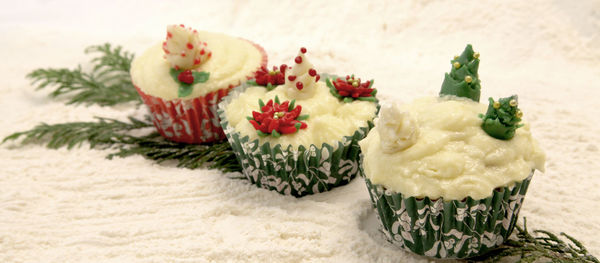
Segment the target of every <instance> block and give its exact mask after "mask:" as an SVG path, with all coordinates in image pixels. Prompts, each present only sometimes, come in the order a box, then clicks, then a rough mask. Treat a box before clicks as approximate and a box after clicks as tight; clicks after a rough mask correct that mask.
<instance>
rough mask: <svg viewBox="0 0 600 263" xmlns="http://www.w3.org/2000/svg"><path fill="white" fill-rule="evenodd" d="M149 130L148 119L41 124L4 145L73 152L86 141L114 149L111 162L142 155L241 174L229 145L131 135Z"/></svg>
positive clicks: (110, 157) (156, 136) (155, 134)
mask: <svg viewBox="0 0 600 263" xmlns="http://www.w3.org/2000/svg"><path fill="white" fill-rule="evenodd" d="M148 127H153V125H152V121H151V120H150V117H149V116H147V117H146V119H145V120H140V119H137V118H134V117H129V119H128V121H119V120H115V119H108V118H96V121H94V122H67V123H59V124H46V123H42V124H39V125H37V126H35V127H34V128H33V129H31V130H28V131H23V132H16V133H13V134H11V135H9V136H7V137H6V138H4V140H3V141H2V143H4V142H7V141H15V140H18V139H19V138H23V140H22V141H21V144H29V143H37V144H45V145H46V147H48V148H51V149H58V148H62V147H67V149H71V148H73V147H75V146H78V147H80V146H81V145H83V144H84V143H86V142H87V143H88V144H89V147H90V148H99V149H115V150H116V152H114V153H111V154H109V155H108V156H107V158H108V159H112V158H113V157H127V156H131V155H142V156H144V157H146V158H148V159H151V160H154V161H156V162H157V163H162V162H165V161H175V162H177V166H178V167H185V168H189V169H196V168H200V167H207V168H210V169H220V170H223V171H225V172H235V171H241V167H240V166H239V164H238V162H237V160H236V158H235V154H234V153H233V151H232V149H231V146H230V145H229V144H228V143H227V142H221V143H213V144H202V145H196V144H185V143H176V142H171V141H167V140H166V139H164V138H163V137H161V136H160V134H158V133H157V132H152V133H150V134H147V135H134V134H132V132H135V131H137V130H140V129H143V128H148ZM138 133H140V132H138Z"/></svg>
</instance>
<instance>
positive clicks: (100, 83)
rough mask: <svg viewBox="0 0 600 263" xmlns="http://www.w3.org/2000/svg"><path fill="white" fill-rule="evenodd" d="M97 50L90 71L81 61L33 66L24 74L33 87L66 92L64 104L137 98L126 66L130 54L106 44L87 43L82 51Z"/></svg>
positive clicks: (56, 93) (107, 103) (57, 93)
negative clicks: (66, 65) (69, 65)
mask: <svg viewBox="0 0 600 263" xmlns="http://www.w3.org/2000/svg"><path fill="white" fill-rule="evenodd" d="M85 53H86V54H89V53H100V55H99V56H98V57H95V58H93V59H92V61H91V62H92V64H94V66H93V69H92V71H91V72H84V71H83V70H82V68H81V65H80V66H78V67H77V68H76V69H66V68H60V69H37V70H34V71H32V72H31V73H29V74H28V75H27V78H29V79H31V80H32V84H34V85H37V89H43V88H46V87H49V86H50V87H55V89H54V90H53V91H52V92H51V93H50V96H51V97H58V96H60V95H67V94H70V95H72V97H70V98H69V101H68V102H67V104H80V103H83V104H86V105H91V104H94V103H95V104H99V105H102V106H112V105H115V104H119V103H124V102H130V101H136V102H138V103H141V100H140V98H139V96H138V94H137V92H136V90H135V88H134V87H133V84H132V83H131V78H130V75H129V69H130V64H131V61H132V60H133V54H131V53H129V52H126V51H122V48H121V47H119V46H117V47H115V48H112V47H111V45H110V44H108V43H106V44H104V45H98V46H91V47H88V48H87V49H86V51H85Z"/></svg>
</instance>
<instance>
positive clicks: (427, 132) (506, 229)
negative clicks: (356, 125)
mask: <svg viewBox="0 0 600 263" xmlns="http://www.w3.org/2000/svg"><path fill="white" fill-rule="evenodd" d="M478 58H479V54H478V53H474V52H473V49H472V47H471V46H470V45H469V46H467V48H466V49H465V51H464V52H463V53H462V55H461V56H456V57H455V58H454V59H453V60H452V70H451V72H450V73H449V74H446V77H445V79H444V82H443V85H442V90H441V94H440V97H430V98H421V99H417V100H415V101H414V102H412V103H410V104H405V105H402V106H400V107H398V106H396V105H385V106H383V107H382V109H381V111H380V113H379V117H378V119H376V121H375V128H374V129H373V130H372V131H371V132H370V133H369V135H368V136H367V137H366V138H365V139H364V140H363V141H361V142H360V147H361V149H362V153H363V156H362V161H361V173H362V174H363V175H364V177H365V181H366V184H367V187H368V190H369V194H370V196H371V200H372V202H373V205H374V207H375V208H376V211H377V215H378V217H379V219H380V221H381V223H382V226H383V232H384V233H385V234H386V236H387V237H388V239H389V240H390V241H392V242H393V243H396V244H398V245H399V246H400V247H403V248H405V249H407V250H410V251H412V252H414V253H417V254H420V255H425V256H429V257H436V258H467V257H472V256H476V255H481V254H483V253H485V252H487V251H488V250H489V249H491V248H493V247H495V246H498V245H500V244H502V242H504V241H505V240H506V239H507V238H508V237H509V235H510V233H511V232H512V230H513V227H514V225H515V223H516V221H517V216H518V213H519V210H520V208H521V205H522V202H523V198H524V196H525V193H526V191H527V187H528V186H529V182H530V180H531V177H532V175H533V172H534V170H542V171H543V169H544V160H545V155H544V153H543V152H542V150H541V149H540V148H539V146H538V143H537V142H536V141H535V140H534V139H533V138H532V136H531V132H530V129H529V125H528V124H526V123H523V122H522V120H521V118H522V112H521V111H520V110H519V108H518V99H517V96H510V97H508V98H502V99H499V100H494V99H492V98H490V99H489V105H487V106H486V105H484V104H480V103H478V101H479V94H480V82H479V76H478V74H477V70H478V66H479V59H478ZM486 108H487V109H486Z"/></svg>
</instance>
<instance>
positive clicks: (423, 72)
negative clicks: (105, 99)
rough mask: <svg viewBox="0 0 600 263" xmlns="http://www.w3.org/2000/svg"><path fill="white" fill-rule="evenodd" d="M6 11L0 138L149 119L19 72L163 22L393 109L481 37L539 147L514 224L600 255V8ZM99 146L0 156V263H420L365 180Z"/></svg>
mask: <svg viewBox="0 0 600 263" xmlns="http://www.w3.org/2000/svg"><path fill="white" fill-rule="evenodd" d="M0 2H2V6H3V8H2V9H1V10H0V36H1V38H0V39H1V41H0V59H1V61H0V116H1V118H0V137H2V138H3V137H5V136H7V135H9V134H10V133H12V132H15V131H20V130H25V129H29V128H31V127H33V126H34V125H36V124H38V123H40V122H47V123H59V122H69V121H88V120H92V118H93V116H103V117H112V118H118V119H125V117H126V116H128V115H131V114H134V115H136V116H143V115H144V114H145V111H146V109H145V108H144V107H139V108H136V107H135V106H133V105H120V106H118V107H113V108H110V107H99V106H91V107H84V106H65V105H64V100H60V99H59V100H54V99H49V98H47V97H46V95H45V94H46V93H47V92H45V91H41V92H40V91H34V88H33V86H32V85H31V84H30V83H29V81H28V80H26V79H25V75H26V74H27V73H28V72H30V71H32V70H34V69H37V68H40V67H69V68H73V67H74V66H75V65H77V64H79V63H83V64H84V65H85V63H87V61H88V60H89V58H90V57H88V56H85V55H84V54H83V50H84V48H85V47H87V46H89V45H95V44H101V43H104V42H110V43H113V44H118V45H122V46H124V48H125V49H127V50H130V51H133V52H135V53H138V54H139V53H140V52H142V51H143V50H144V49H145V48H147V47H149V46H150V45H152V44H154V43H156V42H158V41H161V40H162V39H163V37H164V35H165V26H166V25H167V24H179V23H184V24H186V25H190V26H193V27H195V28H198V29H202V30H209V31H218V32H224V33H227V34H230V35H235V36H240V37H244V38H247V39H250V40H253V41H254V42H256V43H259V44H261V45H262V46H263V47H264V48H265V49H266V51H267V53H268V54H269V61H270V63H269V64H272V65H275V64H276V65H279V64H281V63H288V64H289V63H291V59H292V58H293V56H294V55H295V54H296V52H297V50H298V48H299V47H300V46H305V47H307V48H308V50H309V53H308V56H310V59H311V61H312V62H313V63H314V65H315V67H316V68H317V69H318V70H319V71H320V72H331V73H337V74H346V73H355V74H357V75H358V76H361V77H363V78H374V79H375V80H376V87H377V88H378V89H379V90H380V96H382V97H386V100H390V101H392V100H393V101H399V102H407V101H410V100H412V99H413V98H416V97H418V96H431V95H436V94H437V93H438V91H439V88H440V85H441V83H442V80H443V76H444V72H446V71H448V70H449V69H450V63H449V60H450V59H451V58H452V56H454V55H455V54H459V53H460V52H461V51H462V49H463V48H464V46H465V44H467V43H471V44H473V46H474V48H475V50H476V51H479V52H480V53H481V64H480V77H481V79H482V101H485V99H487V97H490V96H493V97H500V96H508V95H511V94H519V96H520V97H519V98H520V107H521V108H522V110H523V112H524V113H525V118H526V120H528V121H529V122H531V124H532V131H533V133H534V136H535V137H536V138H537V139H538V140H539V141H540V143H541V145H542V146H543V148H544V149H545V150H546V153H547V157H548V160H547V167H546V168H547V172H546V173H545V174H543V173H537V174H536V175H535V176H534V178H533V181H532V184H531V187H530V190H529V193H528V195H527V197H526V201H525V203H524V207H523V209H522V210H521V216H526V217H527V219H528V224H529V227H530V228H534V229H535V228H538V229H547V230H551V231H553V232H556V233H558V232H561V231H564V232H567V233H569V234H571V235H573V236H575V237H576V238H578V239H580V240H581V241H583V243H584V244H585V245H587V247H588V248H589V249H590V251H591V252H592V253H593V254H595V255H596V256H600V240H598V239H597V237H598V236H600V191H599V188H600V157H599V154H600V149H599V148H600V143H599V141H600V123H599V121H600V119H599V117H598V116H600V107H598V102H599V101H600V99H599V98H600V1H597V0H586V1H502V2H499V1H443V2H440V1H417V0H413V1H402V2H397V1H372V2H368V1H327V2H321V3H318V2H306V3H304V1H293V2H292V1H290V2H285V1H284V2H281V1H272V2H269V1H235V2H234V1H218V2H204V1H168V2H167V1H131V2H127V3H119V1H102V2H101V3H100V2H98V3H88V2H87V1H30V0H26V1H18V3H17V2H15V1H0ZM107 153H109V151H102V150H89V149H88V148H87V147H85V146H84V147H82V148H79V149H74V150H71V151H67V150H65V149H61V150H48V149H45V148H43V147H41V146H37V145H29V146H26V147H16V144H14V143H7V144H4V145H1V146H0V261H2V262H69V261H83V262H90V261H103V262H106V261H108V262H115V261H125V262H132V261H144V262H148V261H151V262H167V261H169V262H196V261H199V262H204V261H213V260H214V261H267V262H270V261H277V262H310V261H316V262H426V261H428V260H427V259H425V258H422V257H418V256H413V255H411V254H408V253H406V252H404V251H401V250H399V249H396V248H394V247H392V246H391V245H389V244H388V243H386V242H385V241H384V240H383V237H382V236H381V235H380V234H379V233H378V232H377V230H376V223H375V221H373V218H374V216H373V212H372V211H371V209H370V203H369V202H370V201H369V197H368V194H367V192H366V189H365V186H364V182H363V181H362V180H361V179H360V178H359V179H357V180H354V181H353V182H352V183H351V184H349V185H347V186H344V187H340V188H337V189H335V190H333V191H331V192H329V193H324V194H318V195H314V196H309V197H304V198H301V199H296V198H293V197H285V196H281V195H279V194H277V193H274V192H269V191H266V190H263V189H258V188H256V187H254V186H253V185H249V184H248V183H247V182H246V181H244V180H231V179H228V178H227V177H226V175H224V174H222V173H220V172H217V171H210V170H202V169H200V170H187V169H178V168H174V167H172V166H170V165H156V164H154V163H153V162H152V161H148V160H145V159H143V158H141V157H129V158H126V159H115V160H112V161H109V160H106V159H104V156H105V155H106V154H107Z"/></svg>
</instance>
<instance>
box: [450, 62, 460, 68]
mask: <svg viewBox="0 0 600 263" xmlns="http://www.w3.org/2000/svg"><path fill="white" fill-rule="evenodd" d="M452 65H453V66H454V68H460V63H458V62H454V63H453V64H452Z"/></svg>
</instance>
